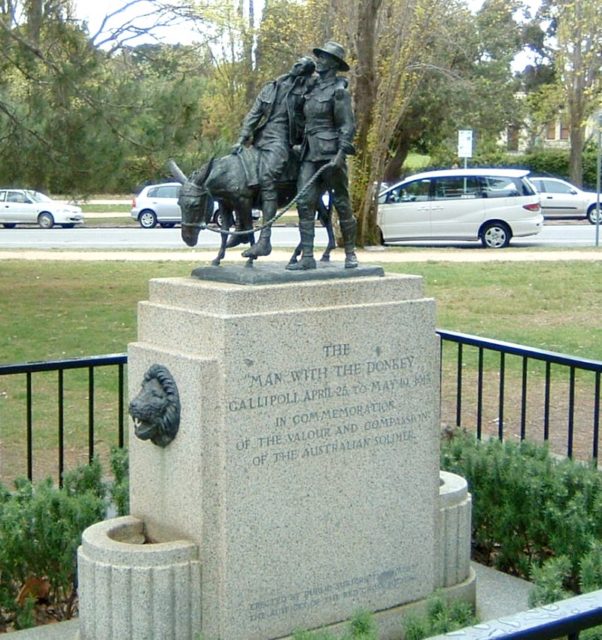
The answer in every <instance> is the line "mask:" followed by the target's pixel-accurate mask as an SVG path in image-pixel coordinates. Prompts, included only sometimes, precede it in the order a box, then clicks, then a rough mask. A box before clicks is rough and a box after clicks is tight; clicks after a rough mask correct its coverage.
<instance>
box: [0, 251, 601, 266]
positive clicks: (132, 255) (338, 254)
mask: <svg viewBox="0 0 602 640" xmlns="http://www.w3.org/2000/svg"><path fill="white" fill-rule="evenodd" d="M216 252H217V249H181V250H169V249H165V250H163V251H158V250H136V251H132V250H127V249H122V250H119V249H118V250H110V251H107V250H88V251H78V250H71V249H65V250H63V249H44V250H31V249H6V250H4V249H0V261H1V260H65V261H79V260H87V261H91V262H93V261H101V262H103V261H115V260H117V261H120V260H123V261H126V262H158V261H159V262H191V263H196V262H210V261H211V260H213V258H214V257H215V255H216ZM291 253H292V248H291V249H290V250H285V249H275V250H274V251H272V253H271V254H270V256H269V257H267V258H260V259H259V261H258V264H259V262H282V263H287V262H288V260H289V258H290V256H291ZM357 256H358V260H359V261H360V263H362V264H372V263H403V262H524V261H531V262H533V261H541V262H570V261H574V260H579V261H589V262H596V261H602V248H600V249H557V250H545V249H539V250H525V249H511V248H509V249H503V250H500V251H495V250H486V249H480V248H476V249H475V248H472V249H453V248H442V249H436V248H429V249H414V248H411V249H408V248H399V247H366V248H365V249H361V250H358V251H357ZM331 259H332V261H333V262H334V263H336V262H343V260H344V254H343V251H342V249H336V250H335V251H334V252H333V253H332V257H331ZM245 261H246V258H243V257H242V256H241V255H240V251H237V250H236V249H234V250H231V251H229V252H228V254H227V255H226V258H225V259H224V260H223V263H222V264H227V263H236V262H245Z"/></svg>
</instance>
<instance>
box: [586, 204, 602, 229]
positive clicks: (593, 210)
mask: <svg viewBox="0 0 602 640" xmlns="http://www.w3.org/2000/svg"><path fill="white" fill-rule="evenodd" d="M600 210H601V211H602V204H600ZM596 218H597V216H596V205H592V206H591V207H590V208H589V209H588V210H587V219H588V220H589V221H590V224H596ZM600 222H602V216H601V217H600Z"/></svg>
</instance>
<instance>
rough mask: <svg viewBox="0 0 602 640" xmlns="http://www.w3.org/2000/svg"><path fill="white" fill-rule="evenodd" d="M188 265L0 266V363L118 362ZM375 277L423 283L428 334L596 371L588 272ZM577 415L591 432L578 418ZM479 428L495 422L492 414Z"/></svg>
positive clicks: (485, 270)
mask: <svg viewBox="0 0 602 640" xmlns="http://www.w3.org/2000/svg"><path fill="white" fill-rule="evenodd" d="M195 266H198V263H196V262H194V261H191V262H190V263H188V262H177V263H173V262H138V263H135V262H127V263H123V262H96V263H95V262H61V261H49V262H35V261H2V262H0V362H1V363H14V362H25V361H33V360H49V359H60V358H73V357H80V356H89V355H101V354H108V353H120V352H124V351H126V349H127V345H128V343H129V342H132V341H134V340H135V339H136V310H137V303H138V301H140V300H145V299H147V291H148V281H149V279H151V278H154V277H172V276H187V275H188V274H189V273H190V271H191V269H192V268H194V267H195ZM385 269H386V270H388V271H395V272H398V273H408V274H417V275H421V276H423V277H424V281H425V288H426V294H427V295H428V296H432V297H434V298H435V299H436V301H437V326H438V327H439V328H442V329H447V330H455V331H461V332H465V333H472V334H476V335H480V336H483V337H489V338H498V339H503V340H507V341H511V342H518V343H522V344H525V345H529V346H533V347H538V348H541V349H547V350H553V351H559V352H562V353H567V354H571V355H578V356H582V357H586V358H592V359H597V360H602V323H600V320H599V318H600V316H601V315H602V278H600V273H601V267H600V265H599V264H597V263H590V262H578V261H575V262H564V261H563V262H561V261H559V262H556V263H550V262H524V263H515V262H512V263H511V262H508V263H478V264H473V263H463V264H458V263H450V262H447V263H446V262H430V263H403V264H396V265H391V264H387V265H385ZM449 349H450V350H451V349H452V347H449ZM450 353H451V351H450ZM485 360H486V368H491V369H492V372H493V371H495V368H496V366H497V361H496V359H495V357H493V356H491V357H489V356H487V357H486V359H485ZM514 360H515V362H513V363H509V364H508V368H507V374H508V376H509V378H510V377H511V378H512V379H513V380H516V379H518V378H519V377H520V362H519V361H518V360H519V359H518V358H515V359H514ZM454 362H455V360H454V358H453V357H450V359H449V361H448V362H447V357H444V374H443V381H444V383H445V384H444V386H443V388H442V402H443V404H444V405H445V406H444V409H445V411H446V412H447V415H450V409H449V406H451V404H450V403H453V398H454V393H455V391H454V387H453V380H454V376H455V371H454V366H455V365H454ZM473 366H474V363H472V362H471V360H470V358H468V357H466V358H465V368H466V375H467V376H469V375H474V373H472V374H471V373H470V372H471V371H473ZM529 376H530V379H531V378H533V377H535V378H539V379H541V376H542V373H541V371H538V370H536V368H535V367H533V370H531V369H530V370H529ZM558 377H559V379H560V375H559V376H558ZM493 378H495V375H494V376H493ZM467 380H468V378H467ZM450 381H451V382H450ZM559 382H560V383H561V384H563V381H562V379H560V380H559ZM509 383H510V380H509ZM95 384H96V388H97V398H96V405H95V421H96V435H95V443H96V449H97V451H99V452H100V453H101V455H102V456H103V459H104V460H106V457H105V456H106V455H107V451H108V448H109V446H110V445H111V444H115V442H116V423H117V416H116V414H115V407H116V396H115V386H116V379H115V373H114V372H110V371H108V370H107V371H106V372H98V373H97V376H96V379H95ZM449 384H451V386H448V385H449ZM467 384H468V383H467ZM56 385H57V382H56V374H53V373H49V374H39V375H36V376H34V389H33V391H34V408H33V421H34V446H35V448H36V456H35V465H34V475H35V477H37V478H41V477H43V476H44V475H47V474H49V473H54V470H55V469H56V460H57V439H56V430H57V427H56V425H57V402H56ZM65 387H66V389H67V392H66V412H65V415H66V425H65V433H66V442H67V443H68V445H67V452H66V457H67V467H68V468H72V467H73V466H75V465H77V464H81V463H83V462H85V461H86V445H87V425H88V415H87V413H86V412H87V372H86V371H85V370H84V371H83V372H81V373H80V372H68V373H67V374H65ZM25 391H26V387H25V383H24V376H8V377H7V376H4V377H0V480H1V479H2V478H4V479H11V478H14V477H16V476H17V475H22V474H24V473H25V467H24V464H25V451H24V444H23V443H24V425H25V413H24V407H25ZM491 393H492V394H493V395H492V397H491V398H490V402H489V403H488V404H489V405H490V409H491V410H492V411H493V412H495V407H496V400H495V389H494V390H493V391H492V392H491ZM558 397H560V396H558ZM558 404H559V407H560V401H558ZM530 406H531V405H530ZM533 406H536V405H535V404H533ZM584 407H585V405H584ZM560 408H562V407H560ZM584 410H585V409H584ZM451 412H452V413H453V410H451ZM471 412H472V413H474V411H472V409H471ZM562 412H563V413H562V416H561V417H562V419H565V417H566V411H565V410H564V409H562ZM444 413H445V412H444ZM586 413H587V414H588V419H589V420H590V421H591V411H590V409H587V410H586ZM489 422H491V424H494V423H495V415H493V416H492V417H491V418H490V420H489ZM565 428H566V427H565Z"/></svg>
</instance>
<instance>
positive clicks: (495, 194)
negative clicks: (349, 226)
mask: <svg viewBox="0 0 602 640" xmlns="http://www.w3.org/2000/svg"><path fill="white" fill-rule="evenodd" d="M528 173H529V172H528V171H523V170H518V169H447V170H440V171H427V172H424V173H419V174H416V175H413V176H410V177H409V178H406V179H405V180H403V181H402V182H399V183H397V184H395V185H393V186H391V187H388V188H386V189H385V190H384V191H381V193H380V195H379V198H378V203H379V205H378V215H377V224H378V227H379V229H380V233H381V240H382V242H383V244H387V243H393V242H407V241H412V240H416V241H417V240H427V241H428V240H433V241H434V240H437V241H439V240H452V241H453V240H475V241H478V240H480V241H481V242H482V243H483V245H484V246H485V247H490V248H495V249H499V248H502V247H507V246H508V244H509V242H510V240H511V238H512V237H514V236H532V235H535V234H537V233H539V232H540V231H541V229H542V228H543V216H542V214H541V205H540V200H539V195H538V193H537V191H536V190H535V188H534V187H533V185H532V184H531V183H530V182H529V179H528V178H527V176H528Z"/></svg>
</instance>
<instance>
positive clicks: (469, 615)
mask: <svg viewBox="0 0 602 640" xmlns="http://www.w3.org/2000/svg"><path fill="white" fill-rule="evenodd" d="M477 622H478V620H477V618H476V617H475V615H474V613H473V611H472V607H471V606H470V605H469V604H468V603H467V602H463V601H451V602H448V601H446V600H445V599H444V598H443V597H442V596H441V595H440V594H438V593H435V594H434V595H432V596H431V597H430V598H429V599H428V600H427V610H426V614H424V615H422V616H420V615H417V614H410V615H408V616H407V617H406V618H405V619H404V623H403V627H404V638H405V640H422V639H423V638H430V637H431V636H436V635H440V634H443V633H449V632H450V631H456V630H457V629H462V628H463V627H468V626H471V625H473V624H476V623H477Z"/></svg>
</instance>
